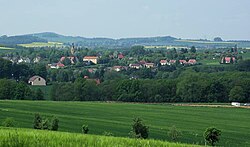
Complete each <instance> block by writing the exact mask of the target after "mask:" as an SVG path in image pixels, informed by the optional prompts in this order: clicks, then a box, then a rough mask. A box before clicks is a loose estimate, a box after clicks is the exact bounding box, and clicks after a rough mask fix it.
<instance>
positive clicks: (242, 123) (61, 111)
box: [0, 101, 250, 147]
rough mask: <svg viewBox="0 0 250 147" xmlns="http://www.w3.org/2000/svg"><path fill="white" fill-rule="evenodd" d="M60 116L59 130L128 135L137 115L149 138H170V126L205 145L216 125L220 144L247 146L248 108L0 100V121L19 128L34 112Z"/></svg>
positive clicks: (186, 139)
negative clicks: (83, 129)
mask: <svg viewBox="0 0 250 147" xmlns="http://www.w3.org/2000/svg"><path fill="white" fill-rule="evenodd" d="M36 112H39V113H40V114H41V115H42V116H47V117H52V116H57V117H58V118H59V121H60V122H59V131H64V132H74V133H80V132H81V126H82V125H83V124H87V125H89V129H90V134H99V135H100V134H103V132H105V131H106V132H111V133H112V134H114V135H115V136H120V137H127V136H128V133H129V132H130V130H131V124H132V119H133V118H135V117H140V118H142V119H143V120H144V123H145V124H146V125H148V126H149V131H150V132H149V138H151V139H159V140H166V141H170V140H171V139H170V138H169V137H168V135H167V131H168V129H169V127H171V126H172V125H175V126H176V127H177V129H179V130H180V131H182V137H181V138H180V140H179V141H180V142H182V143H188V144H200V145H204V140H203V132H204V131H205V129H206V128H207V127H210V126H215V127H217V128H218V129H221V130H222V137H221V141H220V143H219V145H220V146H228V147H230V146H250V142H249V138H250V132H249V130H250V125H249V122H250V117H249V115H250V109H242V108H220V107H218V108H212V107H190V106H172V105H160V104H130V103H101V102H52V101H41V102H39V101H0V114H1V115H0V121H2V120H3V119H5V118H6V117H13V118H14V119H15V120H16V121H17V122H18V127H23V128H32V123H33V118H34V113H36Z"/></svg>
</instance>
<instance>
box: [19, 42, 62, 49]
mask: <svg viewBox="0 0 250 147" xmlns="http://www.w3.org/2000/svg"><path fill="white" fill-rule="evenodd" d="M19 46H23V47H27V48H34V47H62V46H63V43H60V42H48V43H44V42H33V43H30V44H19Z"/></svg>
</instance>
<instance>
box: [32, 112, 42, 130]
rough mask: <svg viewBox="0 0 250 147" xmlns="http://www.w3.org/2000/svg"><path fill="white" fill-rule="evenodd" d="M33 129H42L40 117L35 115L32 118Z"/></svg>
mask: <svg viewBox="0 0 250 147" xmlns="http://www.w3.org/2000/svg"><path fill="white" fill-rule="evenodd" d="M33 127H34V129H42V117H41V116H40V114H38V113H36V114H35V118H34V126H33Z"/></svg>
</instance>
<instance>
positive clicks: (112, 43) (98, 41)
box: [0, 32, 250, 48]
mask: <svg viewBox="0 0 250 147" xmlns="http://www.w3.org/2000/svg"><path fill="white" fill-rule="evenodd" d="M32 42H60V43H64V44H66V45H71V44H72V43H74V44H76V45H78V46H83V47H90V48H96V47H106V48H124V47H125V48H126V47H131V46H134V45H144V46H179V47H191V46H196V47H198V48H220V47H232V46H235V44H237V45H238V47H250V41H237V40H236V41H221V42H214V41H210V40H202V39H185V40H183V39H177V38H175V37H172V36H159V37H134V38H120V39H112V38H101V37H99V38H98V37H97V38H86V37H80V36H65V35H60V34H57V33H54V32H43V33H34V34H27V35H19V36H10V37H7V36H2V37H0V44H2V45H17V44H29V43H32Z"/></svg>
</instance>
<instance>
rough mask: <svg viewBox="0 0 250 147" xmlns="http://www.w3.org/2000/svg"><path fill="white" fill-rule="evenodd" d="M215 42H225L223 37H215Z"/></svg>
mask: <svg viewBox="0 0 250 147" xmlns="http://www.w3.org/2000/svg"><path fill="white" fill-rule="evenodd" d="M214 41H215V42H221V41H223V40H222V39H221V37H215V38H214Z"/></svg>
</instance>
